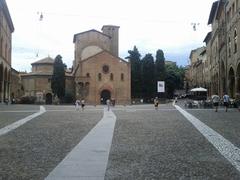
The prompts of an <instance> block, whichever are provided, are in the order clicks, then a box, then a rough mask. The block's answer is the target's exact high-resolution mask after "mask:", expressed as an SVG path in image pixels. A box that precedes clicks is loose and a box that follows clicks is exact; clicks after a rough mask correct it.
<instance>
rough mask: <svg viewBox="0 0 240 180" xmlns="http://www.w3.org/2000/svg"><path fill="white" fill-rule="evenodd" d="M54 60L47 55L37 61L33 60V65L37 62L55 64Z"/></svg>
mask: <svg viewBox="0 0 240 180" xmlns="http://www.w3.org/2000/svg"><path fill="white" fill-rule="evenodd" d="M53 63H54V60H53V59H52V58H51V57H46V58H44V59H41V60H38V61H36V62H33V63H32V64H31V65H35V64H53Z"/></svg>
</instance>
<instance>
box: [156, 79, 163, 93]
mask: <svg viewBox="0 0 240 180" xmlns="http://www.w3.org/2000/svg"><path fill="white" fill-rule="evenodd" d="M157 92H165V81H158V82H157Z"/></svg>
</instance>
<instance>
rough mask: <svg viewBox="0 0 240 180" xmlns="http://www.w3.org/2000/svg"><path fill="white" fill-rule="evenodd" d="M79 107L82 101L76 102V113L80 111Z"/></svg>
mask: <svg viewBox="0 0 240 180" xmlns="http://www.w3.org/2000/svg"><path fill="white" fill-rule="evenodd" d="M79 105H80V101H79V100H78V99H77V100H76V102H75V108H76V111H79Z"/></svg>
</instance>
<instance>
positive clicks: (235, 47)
mask: <svg viewBox="0 0 240 180" xmlns="http://www.w3.org/2000/svg"><path fill="white" fill-rule="evenodd" d="M236 52H237V30H236V29H235V30H234V53H236Z"/></svg>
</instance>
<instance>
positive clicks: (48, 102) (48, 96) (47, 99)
mask: <svg viewBox="0 0 240 180" xmlns="http://www.w3.org/2000/svg"><path fill="white" fill-rule="evenodd" d="M46 104H52V94H51V93H47V94H46Z"/></svg>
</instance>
